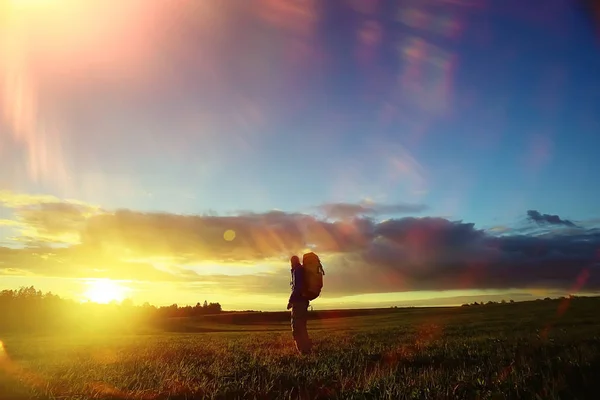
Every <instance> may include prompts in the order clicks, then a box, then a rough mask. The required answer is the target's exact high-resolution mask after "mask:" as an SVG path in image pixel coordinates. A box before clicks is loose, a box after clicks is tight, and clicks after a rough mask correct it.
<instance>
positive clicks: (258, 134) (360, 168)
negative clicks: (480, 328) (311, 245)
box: [0, 0, 600, 240]
mask: <svg viewBox="0 0 600 400" xmlns="http://www.w3.org/2000/svg"><path fill="white" fill-rule="evenodd" d="M66 2H68V0H53V1H49V2H47V3H48V4H49V5H41V3H40V5H39V6H31V7H25V8H18V7H17V8H15V9H14V10H13V13H12V14H7V15H10V17H9V22H12V25H11V24H9V25H7V26H8V28H7V32H8V34H7V35H6V37H7V38H8V40H7V41H6V43H4V44H3V46H4V47H3V48H2V49H3V51H4V52H5V53H4V54H3V56H4V59H6V60H8V61H7V62H6V63H5V66H4V67H3V69H2V70H0V72H2V74H3V78H2V79H3V81H2V86H3V88H4V92H5V93H7V94H6V95H5V97H4V98H3V100H4V102H5V103H4V104H5V110H6V112H5V118H4V120H2V123H0V129H1V132H2V134H1V139H2V142H1V144H2V147H0V151H1V152H2V153H0V154H2V157H1V158H0V167H1V168H2V170H4V171H11V173H10V174H5V175H4V176H3V178H2V182H1V185H2V189H7V190H10V191H11V192H12V193H26V194H51V195H54V196H56V197H57V198H59V199H62V200H64V199H76V200H79V201H82V202H86V203H90V204H94V205H99V206H101V207H103V208H104V209H105V210H107V212H112V211H114V210H115V209H117V208H127V209H131V210H135V211H139V212H148V211H160V212H167V213H172V214H203V213H209V212H216V213H219V214H221V215H229V214H231V213H238V214H239V213H240V212H248V211H251V212H256V213H261V212H268V211H270V210H273V209H277V210H283V211H285V212H289V213H295V212H302V213H312V212H314V210H315V209H314V207H318V206H320V205H322V204H326V203H353V204H356V203H361V202H364V201H365V200H368V201H372V202H375V203H377V204H417V205H419V204H420V205H424V206H425V207H426V209H425V210H424V211H422V212H420V213H412V214H410V216H417V217H424V216H431V217H442V218H447V219H449V220H452V221H455V220H462V221H465V222H468V223H474V224H475V226H476V227H477V228H486V229H487V228H492V227H495V226H512V227H515V226H520V225H522V224H526V223H528V222H527V210H539V211H540V212H541V213H547V214H553V215H554V214H556V215H558V216H560V217H561V218H563V219H567V220H571V221H588V220H593V219H595V218H596V219H597V218H598V217H599V216H600V215H599V214H600V210H599V209H598V206H597V201H596V199H597V197H598V195H599V194H600V187H599V186H598V185H594V183H593V182H594V181H595V180H596V175H597V171H598V170H600V161H599V160H598V157H596V156H597V154H596V153H597V149H598V146H600V135H599V134H598V132H600V75H599V74H598V73H597V71H599V70H600V47H599V46H600V44H599V42H598V36H597V35H595V34H594V25H593V24H592V19H591V18H590V16H589V15H586V14H585V13H584V12H583V10H582V9H579V8H575V7H574V5H573V3H572V2H567V1H562V0H553V1H548V2H547V4H546V5H545V7H546V8H544V9H536V8H535V7H534V6H533V5H532V4H530V3H527V4H524V3H525V2H517V1H491V2H478V1H466V0H465V1H456V2H453V3H449V2H444V1H432V2H431V4H430V5H425V4H424V3H422V2H406V3H403V5H402V6H399V5H398V4H397V3H394V2H372V4H371V6H369V5H366V4H367V3H364V4H363V3H361V2H355V3H351V2H341V1H340V2H335V3H331V4H330V5H329V6H327V7H325V8H324V7H316V6H315V7H312V8H311V7H310V4H311V3H310V2H309V3H307V4H308V5H307V6H306V8H300V7H299V8H294V7H292V6H287V7H286V6H282V5H281V4H283V3H278V2H269V1H258V2H256V4H254V5H253V6H252V7H250V6H248V5H246V6H239V7H237V8H236V7H234V6H232V5H230V4H229V5H228V4H225V3H224V4H221V5H218V6H213V7H206V6H200V5H198V8H197V9H185V10H184V9H183V8H177V7H176V6H173V5H169V4H168V3H167V2H162V1H158V0H157V1H155V2H152V3H144V5H142V3H141V2H139V1H138V0H130V1H129V2H127V3H124V4H126V5H125V6H123V7H122V8H121V9H118V8H117V7H116V6H114V5H111V4H112V3H110V2H107V3H101V2H99V1H98V2H93V1H92V2H90V3H89V4H88V5H77V6H75V5H74V4H75V3H73V4H70V7H72V9H73V10H75V11H73V13H72V14H71V16H69V14H68V13H66V12H65V11H64V10H66V6H65V4H67V3H66ZM109 3H110V4H109ZM352 4H356V6H354V7H353V6H352ZM36 7H41V8H39V9H37V8H36ZM43 7H53V8H52V12H51V13H49V12H47V11H48V9H43ZM180 7H184V8H185V7H186V6H180ZM190 7H191V6H190ZM72 15H75V16H77V18H78V21H79V22H81V23H80V24H72V26H71V25H68V24H65V21H69V19H68V18H72ZM109 21H110V22H111V24H108V22H109ZM134 21H135V22H134ZM108 26H110V27H111V28H110V29H108V28H107V27H108ZM23 27H25V28H23ZM23 32H26V33H27V32H28V33H29V35H24V34H23ZM125 32H127V35H125ZM15 49H16V50H15ZM19 96H20V97H19ZM16 98H22V99H25V100H23V101H24V102H23V103H22V104H21V103H18V102H17V101H16V100H15V99H16ZM17 104H21V105H20V108H19V107H17ZM23 104H24V105H23ZM62 200H61V201H62ZM13 211H14V210H12V209H11V208H10V207H5V208H4V209H3V210H2V214H0V216H1V217H2V218H4V219H7V220H9V219H10V218H11V215H12V212H13ZM5 214H6V215H5ZM401 216H404V215H401ZM401 216H398V215H395V216H394V215H378V216H377V217H378V218H380V219H383V218H388V217H401ZM21 228H22V227H15V228H10V227H9V228H6V227H4V228H2V231H3V232H5V233H6V235H9V234H10V235H12V234H15V232H18V231H19V229H21ZM7 232H10V233H7ZM5 240H6V239H5Z"/></svg>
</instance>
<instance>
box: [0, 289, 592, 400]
mask: <svg viewBox="0 0 600 400" xmlns="http://www.w3.org/2000/svg"><path fill="white" fill-rule="evenodd" d="M567 301H568V300H567ZM561 304H562V306H561ZM564 305H565V303H561V302H560V301H539V302H530V303H515V304H505V305H490V306H478V307H459V308H449V309H397V310H391V309H390V310H380V311H360V312H355V313H354V314H352V313H350V312H344V311H339V312H330V313H320V314H318V313H315V314H313V316H314V318H317V319H314V320H311V321H310V322H309V327H310V329H311V335H312V337H313V340H314V342H315V346H316V351H315V353H314V354H312V355H310V356H299V355H297V354H296V352H295V350H294V347H293V344H292V341H291V334H290V332H289V326H288V325H289V324H288V323H287V320H286V319H287V314H275V313H273V314H272V313H260V314H247V315H244V316H243V317H240V316H238V317H231V316H227V315H224V316H216V317H205V318H201V319H196V320H177V321H172V322H171V323H170V324H162V325H161V326H160V329H162V331H158V330H157V329H158V328H156V327H155V328H154V329H155V331H154V332H155V333H151V334H150V333H145V334H122V335H98V336H95V337H93V336H85V337H83V336H77V335H73V336H70V337H48V336H46V337H42V336H19V337H14V336H13V337H10V336H7V337H3V338H2V340H3V341H4V344H5V348H6V353H7V356H6V357H5V358H4V361H3V362H0V397H2V398H6V399H15V400H17V399H26V398H39V399H89V398H98V399H123V398H132V399H190V398H227V399H235V398H260V399H262V398H265V399H266V398H269V399H270V398H282V399H289V398H307V399H314V398H345V399H346V398H357V399H363V398H374V399H375V398H377V399H380V398H389V399H444V398H456V399H505V398H519V399H572V398H579V399H591V398H597V394H598V393H600V312H599V310H600V301H599V300H598V299H574V300H571V301H570V303H569V304H568V309H567V311H566V312H565V313H564V314H562V315H559V313H557V310H558V309H560V308H562V307H564ZM350 315H353V316H350ZM219 330H220V332H217V331H219ZM207 331H208V332H207ZM146 332H148V331H146Z"/></svg>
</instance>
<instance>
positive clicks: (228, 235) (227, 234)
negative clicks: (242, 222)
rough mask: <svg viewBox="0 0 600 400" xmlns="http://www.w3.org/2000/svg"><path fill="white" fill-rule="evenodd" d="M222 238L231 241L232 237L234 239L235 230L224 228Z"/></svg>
mask: <svg viewBox="0 0 600 400" xmlns="http://www.w3.org/2000/svg"><path fill="white" fill-rule="evenodd" d="M223 239H225V240H227V241H228V242H231V241H232V240H233V239H235V231H234V230H231V229H228V230H226V231H225V233H224V234H223Z"/></svg>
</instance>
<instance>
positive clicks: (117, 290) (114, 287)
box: [83, 279, 129, 304]
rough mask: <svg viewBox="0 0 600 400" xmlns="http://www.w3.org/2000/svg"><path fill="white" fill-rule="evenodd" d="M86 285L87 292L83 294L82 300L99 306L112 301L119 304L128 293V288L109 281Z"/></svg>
mask: <svg viewBox="0 0 600 400" xmlns="http://www.w3.org/2000/svg"><path fill="white" fill-rule="evenodd" d="M88 285H89V288H88V290H86V291H85V293H84V294H83V298H84V300H89V301H92V302H94V303H100V304H108V303H110V302H112V301H117V302H121V301H123V300H124V299H125V296H126V294H127V292H128V291H129V289H128V288H125V287H123V286H121V285H119V284H118V283H116V282H114V281H111V280H109V279H105V280H95V281H90V282H88Z"/></svg>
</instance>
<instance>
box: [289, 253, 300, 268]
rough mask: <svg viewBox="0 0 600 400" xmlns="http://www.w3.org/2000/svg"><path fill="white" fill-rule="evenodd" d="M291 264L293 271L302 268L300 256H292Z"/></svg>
mask: <svg viewBox="0 0 600 400" xmlns="http://www.w3.org/2000/svg"><path fill="white" fill-rule="evenodd" d="M290 264H291V266H292V269H293V268H297V267H300V266H302V264H300V258H299V257H298V256H292V258H290Z"/></svg>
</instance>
